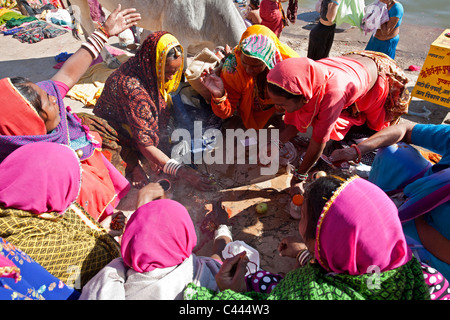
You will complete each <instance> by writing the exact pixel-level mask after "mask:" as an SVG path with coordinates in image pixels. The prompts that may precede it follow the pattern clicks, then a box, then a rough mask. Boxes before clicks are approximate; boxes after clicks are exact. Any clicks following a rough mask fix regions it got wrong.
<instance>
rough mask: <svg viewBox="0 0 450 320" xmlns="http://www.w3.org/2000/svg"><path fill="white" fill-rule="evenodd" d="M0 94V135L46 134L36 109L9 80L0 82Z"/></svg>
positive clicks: (5, 79)
mask: <svg viewBox="0 0 450 320" xmlns="http://www.w3.org/2000/svg"><path fill="white" fill-rule="evenodd" d="M0 92H1V94H0V106H1V111H2V112H1V117H0V134H2V135H8V136H28V135H42V134H46V133H47V130H46V128H45V123H44V121H43V120H42V118H41V117H39V115H38V113H37V111H36V109H35V108H34V107H33V106H32V105H31V104H30V102H29V101H28V100H27V99H25V97H23V96H22V95H21V94H20V93H19V91H17V89H16V88H15V87H14V85H13V84H12V83H11V80H10V79H9V78H3V79H1V80H0ZM25 123H26V125H24V124H25Z"/></svg>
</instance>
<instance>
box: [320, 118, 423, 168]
mask: <svg viewBox="0 0 450 320" xmlns="http://www.w3.org/2000/svg"><path fill="white" fill-rule="evenodd" d="M414 125H415V124H414V123H402V124H397V125H393V126H390V127H387V128H385V129H383V130H381V131H378V132H377V133H375V134H374V135H372V136H371V137H369V138H367V139H366V140H363V141H361V142H360V143H358V145H353V146H352V147H351V148H345V149H337V150H334V151H333V152H332V153H331V155H330V157H329V160H330V161H332V162H337V161H354V160H357V159H358V158H361V156H362V155H364V154H366V153H368V152H370V151H373V150H376V149H378V148H382V147H387V146H390V145H393V144H395V143H397V142H405V143H411V132H412V130H413V128H414Z"/></svg>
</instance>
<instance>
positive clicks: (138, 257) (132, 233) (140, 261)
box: [121, 199, 197, 272]
mask: <svg viewBox="0 0 450 320" xmlns="http://www.w3.org/2000/svg"><path fill="white" fill-rule="evenodd" d="M196 244H197V235H196V233H195V228H194V224H193V222H192V219H191V216H190V215H189V212H188V211H187V210H186V208H185V207H184V206H183V205H182V204H180V203H178V202H176V201H173V200H170V199H160V200H154V201H151V202H149V203H147V204H145V205H143V206H141V207H139V208H138V209H137V210H136V211H135V212H134V213H133V214H132V216H131V218H130V220H129V221H128V223H127V226H126V228H125V231H124V234H123V237H122V244H121V250H122V256H123V260H124V262H125V264H126V265H127V266H129V267H131V268H133V269H134V270H135V271H137V272H149V271H152V270H154V269H156V268H167V267H173V266H176V265H178V264H180V263H182V262H183V261H184V260H185V259H186V258H188V257H189V256H190V255H191V254H192V250H193V249H194V247H195V246H196Z"/></svg>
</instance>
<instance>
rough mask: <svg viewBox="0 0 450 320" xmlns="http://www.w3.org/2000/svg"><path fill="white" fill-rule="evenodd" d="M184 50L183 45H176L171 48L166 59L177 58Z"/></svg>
mask: <svg viewBox="0 0 450 320" xmlns="http://www.w3.org/2000/svg"><path fill="white" fill-rule="evenodd" d="M182 52H183V51H182V49H181V46H176V47H173V48H172V49H170V50H169V52H168V53H167V57H166V59H169V58H170V59H176V58H178V57H179V56H181V53H182Z"/></svg>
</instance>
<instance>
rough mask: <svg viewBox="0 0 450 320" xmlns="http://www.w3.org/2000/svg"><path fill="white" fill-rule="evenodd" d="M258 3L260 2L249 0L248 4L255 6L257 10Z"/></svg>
mask: <svg viewBox="0 0 450 320" xmlns="http://www.w3.org/2000/svg"><path fill="white" fill-rule="evenodd" d="M260 2H261V1H259V0H250V4H251V5H253V6H255V7H256V8H259V5H260Z"/></svg>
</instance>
